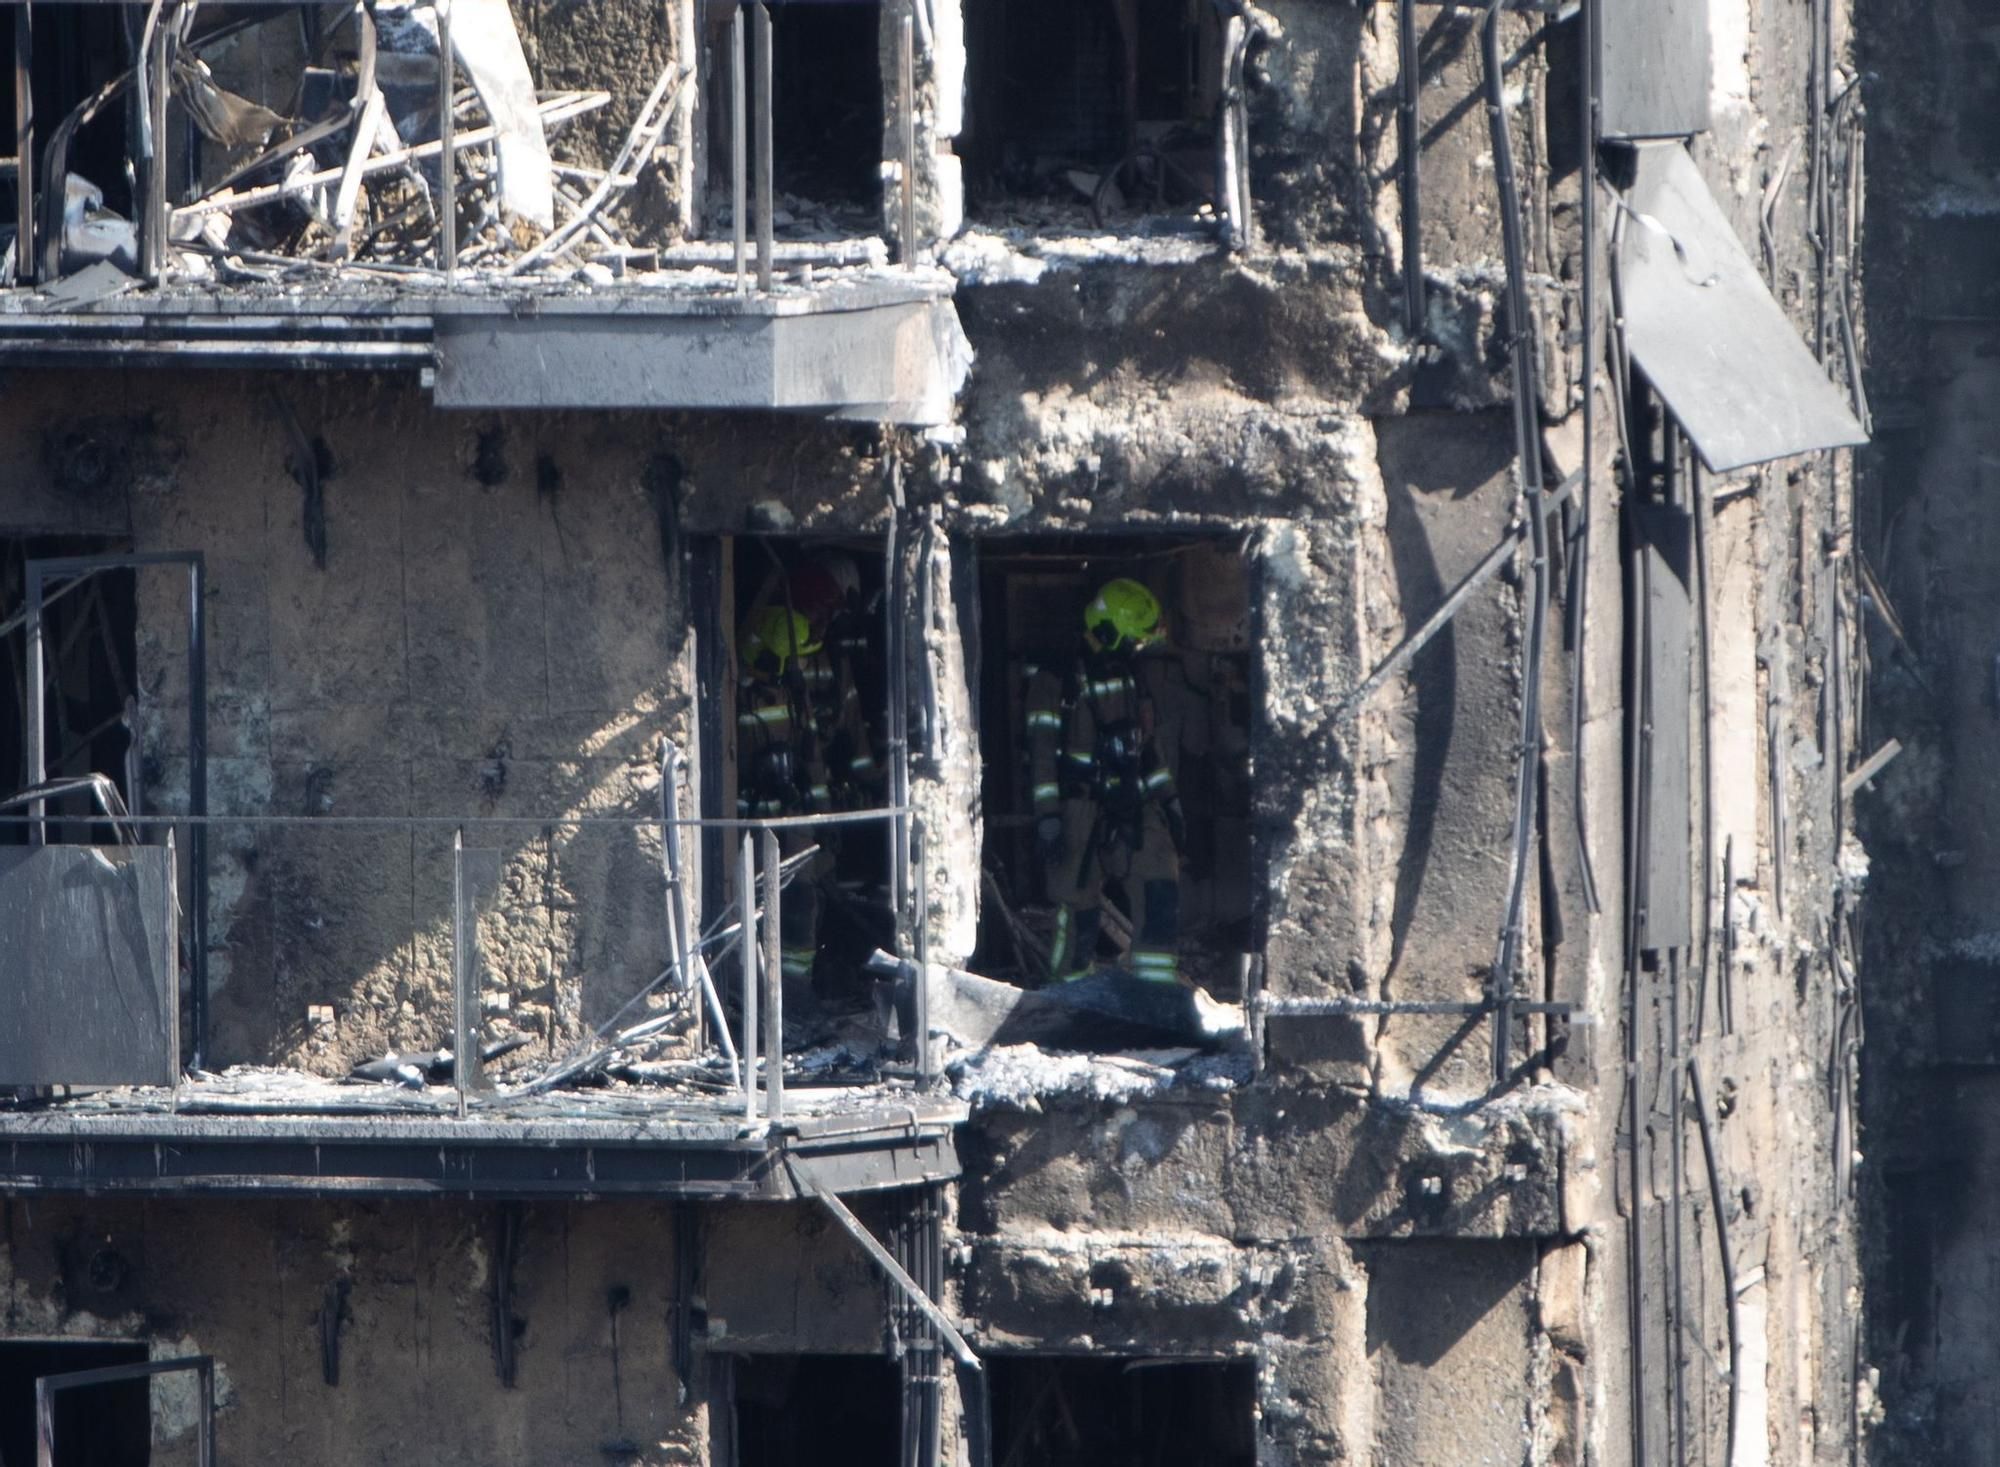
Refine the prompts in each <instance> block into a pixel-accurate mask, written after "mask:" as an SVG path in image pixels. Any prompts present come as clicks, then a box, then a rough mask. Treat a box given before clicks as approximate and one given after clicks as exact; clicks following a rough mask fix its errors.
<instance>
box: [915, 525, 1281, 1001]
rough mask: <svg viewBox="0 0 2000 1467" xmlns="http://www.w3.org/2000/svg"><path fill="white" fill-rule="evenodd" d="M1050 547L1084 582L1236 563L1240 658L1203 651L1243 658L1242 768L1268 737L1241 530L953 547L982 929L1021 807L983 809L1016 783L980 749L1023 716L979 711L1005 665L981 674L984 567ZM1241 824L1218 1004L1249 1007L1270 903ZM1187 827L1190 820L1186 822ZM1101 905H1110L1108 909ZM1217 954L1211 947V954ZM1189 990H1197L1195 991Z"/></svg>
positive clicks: (1090, 535)
mask: <svg viewBox="0 0 2000 1467" xmlns="http://www.w3.org/2000/svg"><path fill="white" fill-rule="evenodd" d="M1057 544H1060V545H1063V546H1068V547H1069V548H1067V549H1049V550H1047V552H1046V553H1047V554H1048V555H1049V556H1050V558H1051V559H1052V560H1055V561H1069V562H1074V563H1075V564H1076V566H1077V567H1078V569H1079V573H1080V574H1081V575H1082V578H1083V579H1084V580H1086V581H1087V580H1089V579H1090V578H1091V577H1092V576H1097V575H1109V574H1112V573H1113V572H1112V571H1111V569H1110V567H1113V566H1118V565H1121V564H1128V563H1135V562H1140V561H1148V560H1154V559H1159V560H1166V559H1168V558H1171V557H1173V556H1177V555H1181V554H1184V553H1186V552H1187V551H1189V550H1191V549H1194V548H1197V547H1205V548H1207V549H1209V550H1211V551H1214V552H1216V553H1228V554H1230V555H1232V556H1233V557H1234V558H1235V559H1237V560H1238V561H1239V562H1240V564H1241V567H1242V576H1243V593H1244V602H1245V604H1244V607H1243V615H1244V628H1245V647H1244V649H1243V650H1242V651H1241V652H1234V653H1221V652H1211V653H1210V654H1209V655H1212V656H1217V657H1221V656H1229V657H1233V658H1240V659H1241V664H1242V667H1241V671H1242V674H1243V688H1242V691H1243V693H1244V696H1245V698H1246V700H1247V702H1248V717H1247V719H1246V721H1245V723H1244V726H1243V729H1242V734H1243V738H1244V740H1245V743H1246V753H1245V767H1246V770H1247V769H1248V768H1251V767H1254V765H1255V760H1256V748H1257V745H1258V743H1259V742H1260V741H1261V740H1262V739H1263V738H1264V737H1266V736H1267V735H1266V733H1265V731H1263V729H1262V728H1261V724H1262V714H1261V710H1262V708H1263V707H1264V698H1263V685H1264V678H1265V669H1264V666H1263V659H1262V658H1261V657H1260V656H1258V654H1257V648H1259V647H1260V646H1262V645H1264V643H1263V639H1262V636H1261V626H1260V622H1261V617H1262V610H1261V606H1262V597H1261V593H1260V583H1261V577H1262V567H1261V562H1260V559H1259V557H1258V556H1257V555H1256V554H1255V553H1254V552H1253V550H1252V549H1251V547H1250V546H1249V545H1248V544H1246V543H1244V541H1243V539H1242V536H1241V534H1240V532H1233V531H1231V530H1229V529H1227V528H1218V527H1210V528H1196V529H1175V530H1171V531H1166V532H1162V533H1153V532H1141V533H1138V534H1131V535H1125V534H1106V533H1098V532H1085V533H1081V534H1074V535H1061V534H1056V535H1048V534H1037V533H1029V534H1025V535H1018V534H1017V535H1010V534H1005V533H996V534H976V535H968V536H964V537H961V538H959V539H957V540H956V541H955V542H954V548H953V564H954V566H958V565H961V564H962V565H964V566H966V567H967V574H966V578H965V582H964V585H963V588H962V590H961V591H960V597H961V600H962V601H963V603H964V609H963V610H962V614H961V615H960V617H959V623H960V625H961V626H962V627H963V628H965V629H966V631H967V634H968V638H969V645H968V647H967V655H966V667H967V670H968V676H969V680H970V682H971V684H972V686H971V690H970V691H971V695H972V699H973V707H974V721H975V724H976V725H977V726H978V728H979V729H980V730H981V731H982V732H981V735H980V743H981V748H980V763H981V775H980V782H981V794H980V801H981V805H982V807H983V808H984V811H985V820H984V823H983V841H982V848H981V851H980V868H981V874H980V878H979V879H980V886H981V892H980V901H979V907H980V912H981V925H982V929H983V928H984V926H985V924H986V923H987V922H988V921H989V920H992V914H993V909H994V902H993V900H992V895H993V894H992V892H990V891H989V890H988V889H987V876H986V872H987V860H988V857H989V855H991V854H992V853H993V850H994V844H993V843H994V842H995V841H996V838H997V836H998V833H999V832H998V825H999V820H998V817H999V816H1001V815H1002V814H1003V813H1004V814H1005V815H1006V816H1007V817H1009V818H1010V819H1011V818H1013V817H1015V816H1016V815H1017V814H1018V809H1019V807H1018V805H1017V802H1014V801H1006V802H1000V801H989V800H988V799H987V793H988V790H989V787H990V784H991V782H992V781H993V780H995V779H996V778H997V779H1002V780H1006V781H1008V782H1009V783H1010V784H1017V783H1019V771H1017V770H1001V771H996V770H994V769H992V768H991V767H990V763H989V758H988V754H987V750H986V742H987V737H988V736H987V734H986V733H985V732H984V730H986V729H987V728H988V727H989V726H990V727H993V728H1004V729H1008V730H1015V729H1018V727H1019V726H1020V718H1019V717H1018V716H1017V714H1019V713H1020V711H1021V710H1020V709H1019V708H1017V707H1016V706H1015V700H1014V699H1013V698H1009V699H1008V701H1007V703H1006V704H1005V705H1004V706H1002V707H1000V708H993V709H988V708H987V707H986V706H985V705H986V703H987V695H988V694H989V693H990V692H991V691H992V689H991V688H990V687H989V686H988V684H989V680H991V679H992V678H993V677H995V676H996V674H997V675H999V676H1001V677H1003V678H1004V677H1007V676H1009V675H1010V672H1009V669H1008V668H1007V667H1006V666H1005V665H1003V666H1002V667H1000V668H998V669H994V668H989V667H988V666H987V652H988V647H987V634H986V631H985V628H986V625H987V622H988V619H989V614H988V607H987V599H986V598H987V578H986V568H987V566H988V564H989V562H990V561H992V560H993V559H994V558H996V557H1003V556H1005V555H1006V554H1007V552H1008V551H1009V550H1010V549H1011V550H1012V551H1013V552H1014V553H1015V554H1017V555H1034V554H1036V553H1037V550H1036V547H1037V546H1038V545H1042V546H1053V545H1057ZM1093 561H1102V562H1103V567H1104V568H1102V569H1093V570H1088V571H1086V570H1084V567H1087V566H1089V565H1090V564H1091V562H1093ZM1078 604H1079V606H1081V604H1082V601H1081V599H1079V602H1078ZM1172 614H1173V612H1172V609H1171V608H1169V615H1170V616H1171V615H1172ZM1004 737H1005V746H1006V748H1007V750H1008V751H1009V753H1010V754H1012V755H1016V756H1018V755H1019V754H1021V753H1022V752H1023V749H1022V748H1021V746H1020V743H1019V739H1018V735H1017V734H1016V733H1012V732H1010V733H1008V734H1006V735H1005V736H1004ZM1021 788H1022V790H1024V791H1025V789H1026V786H1025V785H1022V786H1021ZM1242 818H1243V820H1244V822H1245V825H1246V827H1247V848H1246V849H1245V850H1244V851H1243V852H1242V856H1243V867H1244V873H1245V887H1246V899H1245V902H1244V906H1243V909H1242V910H1241V911H1240V912H1232V913H1231V915H1230V917H1229V919H1228V920H1229V921H1230V922H1231V923H1235V922H1240V923H1241V924H1242V927H1243V942H1242V945H1241V947H1240V948H1239V949H1237V950H1236V960H1237V971H1236V974H1235V978H1234V983H1235V987H1236V990H1237V991H1236V993H1235V996H1234V997H1233V998H1230V999H1227V1000H1226V1001H1228V1002H1237V1003H1243V1002H1247V1000H1248V999H1249V997H1250V996H1251V994H1252V992H1253V991H1254V989H1255V986H1256V984H1257V982H1258V975H1259V973H1260V970H1261V968H1262V965H1263V954H1264V951H1265V947H1266V938H1267V918H1268V904H1269V891H1268V880H1267V873H1268V869H1269V867H1268V861H1269V855H1268V850H1267V846H1268V842H1267V841H1266V840H1265V839H1264V837H1263V836H1262V834H1261V833H1260V832H1259V830H1258V827H1257V821H1256V818H1255V811H1254V804H1253V807H1252V809H1251V810H1250V811H1248V812H1246V813H1245V814H1244V816H1243V817H1242ZM1031 823H1032V822H1031ZM1192 823H1193V822H1192V821H1190V824H1192ZM1002 855H1003V857H1005V856H1006V853H1005V852H1004V851H1003V852H1002ZM1018 860H1019V857H1018V854H1015V855H1014V856H1013V857H1011V858H1007V859H1004V864H1005V865H1006V866H1008V867H1012V866H1013V865H1015V864H1016V862H1017V861H1018ZM1030 864H1032V863H1030ZM1217 864H1218V865H1221V864H1224V862H1223V861H1222V860H1218V862H1217ZM1183 880H1185V872H1184V873H1183ZM1107 905H1114V904H1111V903H1108V902H1107ZM999 920H1000V922H1001V923H1003V924H1006V925H1007V926H1008V927H1010V928H1011V927H1012V925H1013V923H1014V922H1015V921H1016V920H1018V919H1016V918H1014V917H1013V915H1012V913H1011V912H1005V911H1003V912H1002V913H1001V914H1000V917H999ZM1126 920H1127V921H1128V922H1129V921H1130V920H1131V914H1126ZM1179 947H1180V949H1181V950H1182V951H1185V944H1184V943H1182V944H1179ZM1222 950H1223V949H1218V951H1222ZM1024 976H1026V975H1024ZM1000 981H1008V980H1000ZM1047 981H1048V979H1047V976H1046V975H1044V976H1043V982H1044V983H1046V982H1047ZM1197 986H1198V987H1201V986H1202V985H1197ZM1203 991H1204V992H1207V989H1206V988H1204V990H1203ZM1209 996H1210V997H1215V996H1216V995H1214V994H1210V995H1209Z"/></svg>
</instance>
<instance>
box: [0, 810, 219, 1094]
mask: <svg viewBox="0 0 2000 1467" xmlns="http://www.w3.org/2000/svg"><path fill="white" fill-rule="evenodd" d="M169 859H170V857H169V854H168V852H167V850H166V849H165V848H164V847H161V846H103V847H99V846H63V845H49V846H15V847H8V848H0V952H5V953H6V954H7V955H8V957H7V981H6V982H5V983H4V984H0V1085H166V1084H170V1083H172V1080H173V1074H174V1068H175V1058H176V1056H175V1049H176V1047H177V1043H178V1039H179V1035H178V1034H177V1033H176V1032H175V1031H176V1030H177V1028H178V1027H179V1025H178V1022H177V1020H176V1018H175V1012H176V1010H175V1004H174V997H175V994H174V962H173V938H172V932H173V916H172V902H173V897H172V894H171V892H172V888H171V883H170V881H169V873H168V861H169Z"/></svg>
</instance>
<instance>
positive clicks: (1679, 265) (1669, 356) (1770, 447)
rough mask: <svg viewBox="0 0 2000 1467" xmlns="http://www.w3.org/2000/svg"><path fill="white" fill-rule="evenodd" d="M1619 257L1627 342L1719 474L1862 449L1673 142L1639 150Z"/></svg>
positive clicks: (1862, 438) (1847, 415)
mask: <svg viewBox="0 0 2000 1467" xmlns="http://www.w3.org/2000/svg"><path fill="white" fill-rule="evenodd" d="M1637 153H1638V168H1637V174H1636V176H1635V178H1634V181H1633V184H1632V189H1631V193H1630V195H1629V196H1628V201H1627V202H1628V210H1627V218H1626V219H1625V220H1624V225H1623V240H1622V243H1621V244H1620V246H1619V249H1618V271H1619V285H1620V289H1621V293H1622V299H1623V306H1624V316H1625V340H1626V345H1627V347H1628V348H1629V349H1630V351H1631V353H1632V358H1633V360H1634V361H1635V362H1637V363H1638V365H1639V369H1640V370H1641V371H1643V372H1644V373H1645V374H1646V377H1647V379H1648V380H1649V381H1651V382H1652V384H1653V387H1654V389H1655V390H1656V391H1657V392H1658V393H1659V394H1660V397H1661V398H1662V399H1663V400H1664V401H1665V402H1666V404H1667V407H1668V409H1669V410H1670V411H1671V412H1672V413H1673V415H1674V417H1675V419H1676V420H1677V421H1678V422H1679V423H1680V425H1681V427H1682V429H1683V430H1684V431H1685V432H1686V433H1687V436H1688V438H1689V440H1690V441H1691V442H1692V443H1693V444H1694V446H1695V449H1696V451H1697V452H1698V453H1700V454H1701V458H1702V462H1703V463H1705V464H1707V465H1708V467H1709V469H1710V470H1711V471H1712V472H1715V473H1723V472H1726V471H1728V470H1730V469H1740V468H1742V467H1744V466H1745V465H1747V464H1755V463H1763V462H1765V461H1767V460H1769V459H1774V458H1787V457H1789V456H1790V455H1792V454H1795V453H1808V452H1811V451H1813V450H1815V449H1822V448H1839V447H1844V446H1847V445H1850V444H1856V443H1866V442H1867V441H1868V433H1867V430H1866V429H1864V428H1863V427H1862V426H1861V424H1860V422H1859V421H1857V420H1856V418H1855V416H1854V414H1853V413H1852V412H1851V411H1850V410H1849V408H1848V404H1847V398H1846V395H1845V394H1844V393H1843V392H1841V390H1840V389H1839V388H1837V387H1835V386H1834V385H1833V384H1832V383H1831V382H1829V381H1828V380H1827V377H1826V373H1825V372H1824V371H1822V370H1821V368H1820V365H1819V363H1818V362H1816V361H1814V360H1813V356H1812V353H1811V352H1809V351H1808V350H1806V345H1805V343H1804V341H1802V340H1801V339H1800V337H1799V333H1798V331H1797V329H1796V328H1794V327H1793V325H1792V323H1791V321H1790V320H1789V319H1788V318H1787V317H1786V315H1785V312H1784V310H1783V308H1782V307H1780V306H1779V304H1778V303H1777V301H1776V300H1774V299H1773V298H1772V296H1771V293H1770V291H1768V290H1766V289H1765V288H1764V282H1763V280H1762V278H1761V277H1760V276H1759V275H1758V273H1757V267H1756V265H1755V264H1753V263H1752V262H1751V259H1750V256H1749V254H1748V253H1746V252H1745V250H1744V248H1743V246H1742V244H1741V243H1739V242H1738V240H1737V238H1736V234H1735V231H1734V230H1732V229H1731V228H1730V226H1729V220H1728V219H1727V218H1725V217H1724V215H1723V212H1722V209H1721V208H1720V206H1718V205H1717V204H1716V202H1715V199H1714V198H1713V197H1712V196H1711V195H1710V194H1709V191H1708V186H1707V185H1706V184H1705V183H1703V182H1702V179H1701V174H1700V172H1699V171H1698V170H1697V169H1696V168H1695V166H1694V160H1693V159H1692V158H1690V157H1689V156H1688V154H1687V150H1686V149H1684V148H1682V147H1681V146H1680V145H1679V144H1678V143H1656V144H1651V145H1648V146H1644V147H1641V148H1639V149H1637Z"/></svg>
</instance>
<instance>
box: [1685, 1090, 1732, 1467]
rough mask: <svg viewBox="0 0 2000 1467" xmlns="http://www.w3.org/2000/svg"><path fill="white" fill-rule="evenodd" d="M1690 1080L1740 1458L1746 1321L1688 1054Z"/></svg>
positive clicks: (1711, 1134)
mask: <svg viewBox="0 0 2000 1467" xmlns="http://www.w3.org/2000/svg"><path fill="white" fill-rule="evenodd" d="M1687 1073H1688V1082H1689V1084H1691V1085H1692V1086H1693V1087H1694V1118H1695V1125H1696V1128H1697V1129H1698V1130H1699V1131H1700V1133H1701V1155H1702V1160H1703V1162H1704V1163H1705V1165H1706V1167H1707V1170H1708V1199H1709V1210H1710V1211H1711V1212H1713V1213H1714V1214H1715V1246H1716V1249H1717V1251H1718V1252H1719V1253H1720V1254H1721V1256H1722V1297H1723V1301H1724V1310H1723V1317H1724V1319H1725V1320H1726V1321H1727V1324H1728V1330H1729V1416H1728V1426H1727V1432H1728V1435H1727V1438H1726V1445H1725V1447H1724V1450H1723V1453H1722V1460H1723V1461H1724V1462H1728V1463H1732V1464H1733V1463H1734V1462H1735V1461H1736V1431H1737V1422H1738V1419H1739V1418H1740V1416H1741V1414H1742V1409H1743V1321H1742V1319H1741V1318H1740V1317H1739V1316H1738V1313H1737V1304H1736V1255H1735V1253H1734V1252H1733V1251H1732V1250H1731V1248H1730V1246H1729V1212H1728V1208H1727V1206H1726V1200H1727V1199H1726V1198H1725V1197H1724V1196H1723V1188H1722V1166H1721V1163H1720V1161H1719V1160H1718V1159H1717V1157H1716V1153H1715V1127H1714V1124H1713V1123H1712V1122H1711V1121H1710V1119H1709V1107H1708V1087H1707V1086H1706V1085H1704V1084H1703V1083H1702V1078H1701V1067H1700V1066H1699V1065H1698V1064H1696V1063H1695V1060H1694V1056H1692V1055H1690V1056H1688V1062H1687Z"/></svg>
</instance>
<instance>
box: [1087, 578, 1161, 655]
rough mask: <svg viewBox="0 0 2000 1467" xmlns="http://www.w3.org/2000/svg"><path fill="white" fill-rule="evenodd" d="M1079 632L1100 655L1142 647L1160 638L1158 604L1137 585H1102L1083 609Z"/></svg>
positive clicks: (1130, 582)
mask: <svg viewBox="0 0 2000 1467" xmlns="http://www.w3.org/2000/svg"><path fill="white" fill-rule="evenodd" d="M1083 629H1084V633H1085V634H1086V635H1087V636H1088V637H1089V638H1090V642H1091V645H1092V646H1094V647H1096V648H1097V649H1098V650H1099V651H1101V652H1112V651H1116V650H1117V649H1119V648H1120V647H1124V646H1127V645H1130V646H1132V647H1143V646H1145V645H1146V644H1147V643H1148V642H1151V641H1153V640H1155V639H1156V638H1158V637H1159V636H1160V635H1161V631H1162V628H1161V626H1160V602H1159V598H1158V597H1156V596H1155V595H1154V594H1153V593H1152V592H1151V591H1148V590H1147V589H1146V588H1145V587H1144V586H1142V585H1140V584H1139V583H1138V582H1137V581H1133V580H1127V579H1126V578H1125V577H1123V576H1120V577H1119V578H1118V579H1117V580H1115V581H1106V582H1105V583H1104V585H1103V586H1102V587H1101V588H1100V589H1099V590H1098V593H1097V595H1096V597H1095V598H1093V599H1092V601H1091V603H1090V605H1088V606H1086V607H1084V609H1083Z"/></svg>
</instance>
